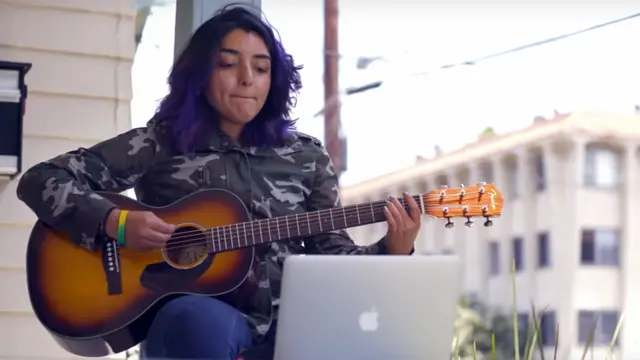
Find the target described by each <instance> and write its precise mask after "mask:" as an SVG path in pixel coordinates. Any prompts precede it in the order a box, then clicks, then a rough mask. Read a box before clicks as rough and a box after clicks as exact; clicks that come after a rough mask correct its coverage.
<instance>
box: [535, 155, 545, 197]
mask: <svg viewBox="0 0 640 360" xmlns="http://www.w3.org/2000/svg"><path fill="white" fill-rule="evenodd" d="M535 161H536V162H535V170H536V188H537V189H538V191H543V190H544V189H545V188H546V185H547V184H546V174H545V169H544V157H542V155H538V156H536V160H535Z"/></svg>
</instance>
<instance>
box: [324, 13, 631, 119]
mask: <svg viewBox="0 0 640 360" xmlns="http://www.w3.org/2000/svg"><path fill="white" fill-rule="evenodd" d="M638 17H640V13H635V14H632V15H628V16H625V17H622V18H618V19H615V20H611V21H608V22H605V23H600V24H597V25H593V26H590V27H588V28H584V29H582V30H577V31H573V32H570V33H566V34H562V35H557V36H554V37H551V38H547V39H544V40H539V41H535V42H533V43H529V44H525V45H520V46H517V47H514V48H511V49H508V50H503V51H499V52H496V53H493V54H489V55H484V56H481V57H478V58H476V59H472V60H466V61H462V62H457V63H452V64H447V65H441V66H438V67H436V68H435V69H433V70H429V71H421V72H414V73H410V74H408V75H409V76H423V75H428V74H430V73H432V72H434V71H438V70H448V69H452V68H456V67H461V66H472V65H477V64H478V63H479V62H482V61H486V60H489V59H493V58H497V57H501V56H505V55H509V54H513V53H516V52H520V51H523V50H527V49H531V48H535V47H538V46H541V45H546V44H550V43H552V42H556V41H559V40H564V39H568V38H570V37H574V36H577V35H580V34H585V33H587V32H590V31H594V30H597V29H602V28H604V27H607V26H611V25H615V24H619V23H621V22H624V21H628V20H632V19H634V18H638ZM335 55H338V56H340V55H339V54H335ZM358 60H359V61H358V63H359V64H361V65H363V66H362V67H360V68H361V69H364V68H366V67H367V66H368V65H370V64H372V63H373V62H376V61H382V60H384V59H383V58H382V57H379V56H376V57H373V58H366V57H364V58H360V59H358ZM383 83H384V80H377V81H373V82H370V83H367V84H365V85H361V86H356V87H350V88H348V89H346V90H345V91H342V92H341V93H340V94H338V95H336V96H334V97H333V98H331V99H329V101H328V103H327V106H338V105H339V104H340V97H341V96H342V95H354V94H357V93H361V92H366V91H368V90H371V89H375V88H378V87H380V86H382V84H383ZM325 108H326V107H323V108H322V109H320V111H318V112H316V113H315V114H314V115H313V117H314V118H315V117H318V116H321V115H323V114H324V111H325Z"/></svg>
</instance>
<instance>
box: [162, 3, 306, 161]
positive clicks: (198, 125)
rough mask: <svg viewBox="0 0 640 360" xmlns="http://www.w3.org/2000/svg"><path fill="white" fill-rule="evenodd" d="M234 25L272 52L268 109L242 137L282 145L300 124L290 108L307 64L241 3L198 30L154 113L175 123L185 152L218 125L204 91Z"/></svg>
mask: <svg viewBox="0 0 640 360" xmlns="http://www.w3.org/2000/svg"><path fill="white" fill-rule="evenodd" d="M235 29H242V30H245V31H249V32H253V33H255V34H257V35H258V36H260V37H261V38H262V40H263V41H264V42H265V44H266V46H267V49H268V50H269V55H270V56H271V88H270V89H269V94H268V95H267V99H266V102H265V104H264V107H263V108H262V109H261V110H260V112H259V113H258V115H256V117H255V118H254V119H253V120H252V121H251V122H249V123H248V124H247V125H246V126H245V128H244V129H243V131H242V134H241V135H240V136H241V139H240V140H241V141H242V143H243V145H246V146H260V147H273V146H278V145H282V144H283V143H284V141H285V135H286V133H287V131H288V130H289V129H290V128H293V126H294V124H295V121H294V120H292V119H291V108H292V107H293V106H295V103H296V95H297V93H298V92H299V90H300V89H301V88H302V84H301V82H300V73H299V70H300V69H302V67H301V66H296V65H295V64H294V61H293V57H292V56H291V55H289V54H287V52H286V51H285V50H284V47H283V46H282V43H281V42H280V40H279V38H278V37H276V34H277V32H276V31H275V30H274V29H273V28H272V27H271V25H269V23H267V22H266V20H264V19H263V18H262V16H261V15H260V14H259V13H258V12H257V11H253V10H251V9H250V8H248V7H246V6H244V5H241V4H231V5H227V6H225V7H224V8H223V9H221V10H219V11H218V12H216V14H215V15H214V16H213V17H212V18H211V19H209V20H207V21H206V22H205V23H204V24H202V25H201V26H200V27H199V28H198V30H196V32H195V33H194V34H193V36H192V37H191V39H190V40H189V43H188V44H187V46H186V48H185V49H184V50H183V51H182V53H181V54H180V56H179V57H178V59H177V60H176V61H175V63H174V65H173V68H172V69H171V73H170V74H169V79H168V83H169V94H168V95H167V96H166V97H165V98H164V99H163V100H162V102H161V103H160V106H159V107H158V110H157V112H156V115H155V119H156V121H157V122H158V123H159V124H165V125H168V126H169V127H170V129H171V133H172V135H173V139H174V141H175V142H176V148H177V149H178V150H179V151H180V152H182V153H188V152H191V151H193V150H194V149H195V148H196V147H197V146H198V145H199V144H200V143H202V142H204V141H206V139H203V138H202V137H201V136H202V134H207V132H206V131H203V128H204V127H207V126H208V125H210V124H213V125H214V126H216V128H217V124H218V121H219V117H218V114H217V113H216V111H215V110H214V109H213V107H212V106H211V105H210V104H209V102H208V101H207V99H206V97H205V94H206V91H205V90H206V87H207V84H208V83H209V79H210V77H211V74H212V72H213V70H214V65H215V61H214V59H215V58H216V57H215V56H216V54H217V53H218V51H219V47H220V44H221V43H222V40H223V39H224V37H225V36H226V35H227V34H228V33H229V32H231V31H233V30H235Z"/></svg>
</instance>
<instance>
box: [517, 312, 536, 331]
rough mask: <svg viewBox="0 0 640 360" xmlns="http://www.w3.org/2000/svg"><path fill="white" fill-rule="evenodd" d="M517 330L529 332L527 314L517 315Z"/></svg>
mask: <svg viewBox="0 0 640 360" xmlns="http://www.w3.org/2000/svg"><path fill="white" fill-rule="evenodd" d="M532 325H533V324H532ZM518 328H519V329H520V330H524V331H529V313H526V312H522V313H518Z"/></svg>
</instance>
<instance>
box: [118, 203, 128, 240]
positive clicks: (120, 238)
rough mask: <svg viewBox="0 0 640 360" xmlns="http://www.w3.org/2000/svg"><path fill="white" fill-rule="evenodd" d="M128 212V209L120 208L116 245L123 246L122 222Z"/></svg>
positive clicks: (125, 219) (125, 220)
mask: <svg viewBox="0 0 640 360" xmlns="http://www.w3.org/2000/svg"><path fill="white" fill-rule="evenodd" d="M128 213H129V211H127V210H122V211H120V216H119V217H118V246H124V224H125V223H126V222H127V214H128Z"/></svg>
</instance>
